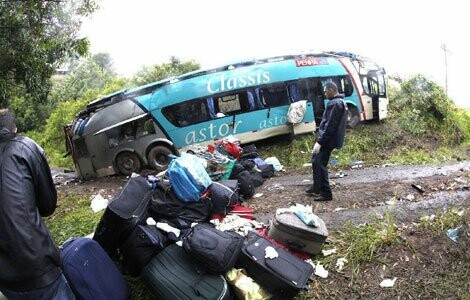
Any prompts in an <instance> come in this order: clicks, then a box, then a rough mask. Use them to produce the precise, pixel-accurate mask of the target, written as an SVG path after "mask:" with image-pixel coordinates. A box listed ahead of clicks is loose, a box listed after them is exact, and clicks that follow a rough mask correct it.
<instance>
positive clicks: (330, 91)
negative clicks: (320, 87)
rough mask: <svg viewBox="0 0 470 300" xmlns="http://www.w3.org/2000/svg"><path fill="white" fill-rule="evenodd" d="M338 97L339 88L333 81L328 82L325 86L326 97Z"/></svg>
mask: <svg viewBox="0 0 470 300" xmlns="http://www.w3.org/2000/svg"><path fill="white" fill-rule="evenodd" d="M336 95H338V87H337V86H336V84H335V83H334V82H333V81H328V82H327V83H326V84H325V97H326V98H327V99H333V97H334V96H336Z"/></svg>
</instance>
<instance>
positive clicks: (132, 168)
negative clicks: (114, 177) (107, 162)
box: [116, 151, 141, 176]
mask: <svg viewBox="0 0 470 300" xmlns="http://www.w3.org/2000/svg"><path fill="white" fill-rule="evenodd" d="M116 166H117V169H118V171H119V174H122V175H125V176H128V175H131V174H132V173H133V172H135V173H138V172H139V171H140V168H141V163H140V159H139V157H138V156H137V154H135V153H132V152H128V151H126V152H121V153H119V154H118V156H117V157H116Z"/></svg>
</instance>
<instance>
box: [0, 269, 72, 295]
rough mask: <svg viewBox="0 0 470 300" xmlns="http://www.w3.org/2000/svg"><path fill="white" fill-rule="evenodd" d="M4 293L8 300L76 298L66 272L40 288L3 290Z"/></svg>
mask: <svg viewBox="0 0 470 300" xmlns="http://www.w3.org/2000/svg"><path fill="white" fill-rule="evenodd" d="M2 293H3V294H4V295H5V297H7V299H8V300H75V296H74V294H73V292H72V289H71V288H70V286H69V284H68V282H67V279H65V276H64V274H61V275H60V276H59V277H57V279H56V280H55V281H54V282H53V283H51V284H49V285H48V286H45V287H43V288H40V289H36V290H32V291H27V292H15V291H10V290H2Z"/></svg>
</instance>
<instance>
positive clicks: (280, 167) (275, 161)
mask: <svg viewBox="0 0 470 300" xmlns="http://www.w3.org/2000/svg"><path fill="white" fill-rule="evenodd" d="M264 162H265V163H267V164H270V165H273V167H274V170H275V171H277V172H279V171H282V170H284V166H283V165H281V163H280V162H279V159H277V158H276V157H274V156H272V157H268V158H266V159H265V160H264Z"/></svg>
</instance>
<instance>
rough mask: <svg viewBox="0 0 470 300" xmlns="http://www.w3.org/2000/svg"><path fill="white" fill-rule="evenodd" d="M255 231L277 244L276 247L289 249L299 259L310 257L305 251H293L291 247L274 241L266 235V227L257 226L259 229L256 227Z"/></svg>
mask: <svg viewBox="0 0 470 300" xmlns="http://www.w3.org/2000/svg"><path fill="white" fill-rule="evenodd" d="M256 231H258V233H259V234H260V235H261V236H262V237H264V238H266V239H268V240H269V241H271V242H272V243H273V244H274V245H276V246H278V247H281V248H282V249H284V250H286V251H289V252H290V253H292V254H293V255H295V256H297V257H298V258H300V259H301V260H307V259H309V258H310V255H308V254H307V253H305V252H299V251H294V250H292V249H289V247H287V246H284V245H283V244H281V243H278V242H276V241H275V240H273V239H272V238H270V237H269V236H268V228H259V229H256Z"/></svg>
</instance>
